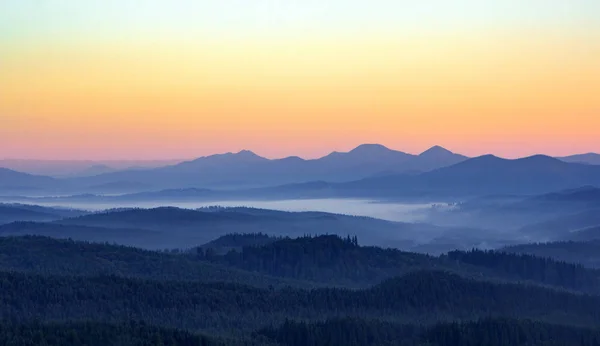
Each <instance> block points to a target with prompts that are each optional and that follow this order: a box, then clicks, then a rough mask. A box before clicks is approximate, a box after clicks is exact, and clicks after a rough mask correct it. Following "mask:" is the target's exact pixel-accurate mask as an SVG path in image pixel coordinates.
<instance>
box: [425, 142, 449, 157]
mask: <svg viewBox="0 0 600 346" xmlns="http://www.w3.org/2000/svg"><path fill="white" fill-rule="evenodd" d="M427 155H454V153H453V152H451V151H450V150H448V149H446V148H444V147H442V146H439V145H434V146H433V147H431V148H429V149H427V150H425V151H424V152H422V153H421V154H419V156H427Z"/></svg>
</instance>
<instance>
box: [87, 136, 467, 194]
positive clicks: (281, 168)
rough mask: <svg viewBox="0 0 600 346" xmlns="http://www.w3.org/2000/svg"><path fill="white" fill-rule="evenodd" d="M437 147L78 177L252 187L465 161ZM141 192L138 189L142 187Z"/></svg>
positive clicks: (238, 157)
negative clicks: (413, 151)
mask: <svg viewBox="0 0 600 346" xmlns="http://www.w3.org/2000/svg"><path fill="white" fill-rule="evenodd" d="M464 159H465V157H464V156H462V155H457V154H454V153H452V152H450V151H448V150H446V149H443V148H441V147H434V148H432V149H431V150H429V151H428V152H426V153H423V154H421V155H418V156H417V155H411V154H407V153H404V152H401V151H397V150H392V149H389V148H387V147H385V146H383V145H380V144H362V145H359V146H357V147H356V148H354V149H352V150H350V151H348V152H333V153H331V154H329V155H326V156H324V157H321V158H318V159H309V160H305V159H302V158H299V157H295V156H292V157H286V158H282V159H267V158H264V157H261V156H259V155H257V154H255V153H253V152H251V151H248V150H242V151H240V152H237V153H225V154H217V155H211V156H204V157H200V158H197V159H195V160H191V161H186V162H182V163H179V164H176V165H171V166H166V167H162V168H155V169H145V170H137V171H122V172H115V173H108V174H101V175H98V176H94V177H87V178H81V179H79V180H78V182H79V183H80V184H84V185H87V186H98V185H102V184H108V183H112V182H115V181H128V182H132V183H134V182H135V183H141V184H145V185H148V186H151V187H152V189H154V190H159V189H173V188H189V187H199V188H206V187H210V188H220V187H227V188H254V187H266V186H275V185H282V184H290V183H302V182H308V181H315V180H322V181H328V182H346V181H353V180H357V179H361V178H365V177H370V176H375V175H381V174H382V172H386V173H387V174H390V173H400V172H406V171H414V172H422V171H428V170H432V169H436V168H440V167H444V166H447V165H451V164H454V163H456V162H459V161H462V160H464ZM140 191H141V190H140Z"/></svg>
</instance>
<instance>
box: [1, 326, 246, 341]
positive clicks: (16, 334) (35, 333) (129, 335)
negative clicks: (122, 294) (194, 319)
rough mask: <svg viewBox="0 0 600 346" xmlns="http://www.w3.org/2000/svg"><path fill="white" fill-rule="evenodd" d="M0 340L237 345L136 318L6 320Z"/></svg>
mask: <svg viewBox="0 0 600 346" xmlns="http://www.w3.org/2000/svg"><path fill="white" fill-rule="evenodd" d="M0 344H2V345H5V346H26V345H31V346H38V345H40V346H70V345H73V346H79V345H87V346H136V345H139V346H142V345H156V346H160V345H165V346H167V345H173V346H175V345H186V346H226V345H234V344H233V343H225V342H223V341H218V340H216V339H213V338H209V337H206V336H201V335H194V334H191V333H189V332H185V331H181V330H175V329H166V328H158V327H153V326H148V325H146V324H144V323H136V322H129V323H124V324H118V325H111V324H105V323H97V322H79V323H49V324H41V323H30V324H12V323H10V322H8V323H7V322H4V323H1V324H0ZM235 344H236V345H237V344H238V343H235Z"/></svg>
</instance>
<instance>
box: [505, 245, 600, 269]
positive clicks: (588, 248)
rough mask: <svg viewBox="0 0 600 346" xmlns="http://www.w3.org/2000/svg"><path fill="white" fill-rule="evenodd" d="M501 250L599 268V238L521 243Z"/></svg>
mask: <svg viewBox="0 0 600 346" xmlns="http://www.w3.org/2000/svg"><path fill="white" fill-rule="evenodd" d="M502 251H504V252H508V253H517V254H528V255H533V256H538V257H547V258H553V259H555V260H558V261H564V262H569V263H577V264H582V265H584V266H586V267H589V268H600V240H589V241H561V242H550V243H533V244H522V245H514V246H510V247H507V248H504V249H502Z"/></svg>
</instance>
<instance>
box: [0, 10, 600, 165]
mask: <svg viewBox="0 0 600 346" xmlns="http://www.w3.org/2000/svg"><path fill="white" fill-rule="evenodd" d="M360 143H382V144H385V145H387V146H389V147H391V148H394V149H398V150H403V151H407V152H413V153H416V152H420V151H422V150H425V149H427V148H428V147H430V146H432V145H434V144H439V145H443V146H445V147H447V148H449V149H451V150H454V151H457V152H460V153H463V154H467V155H479V154H484V153H489V152H492V153H495V154H498V155H500V156H505V157H518V156H525V155H529V154H533V153H546V154H552V155H565V154H572V153H579V152H590V151H596V152H600V1H597V0H527V1H524V0H497V1H496V0H453V1H450V0H437V1H436V0H423V1H412V0H411V1H408V0H406V1H404V0H390V1H386V0H369V1H367V0H364V1H358V0H330V1H327V0H279V1H276V0H270V1H267V0H252V1H249V0H235V1H234V0H202V1H198V0H193V1H192V0H189V1H182V0H180V1H178V0H169V1H164V0H137V1H135V0H97V1H93V0H89V1H86V0H77V1H74V0H62V1H60V0H55V1H52V0H46V1H44V0H35V1H34V0H2V1H1V2H0V158H43V159H131V158H139V159H160V158H191V157H196V156H202V155H206V154H211V153H217V152H227V151H238V150H241V149H251V150H253V151H255V152H257V153H258V154H261V155H263V156H267V157H282V156H287V155H300V156H303V157H315V156H320V155H322V154H325V153H327V152H329V151H332V150H348V149H351V148H352V147H354V146H356V145H358V144H360Z"/></svg>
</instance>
